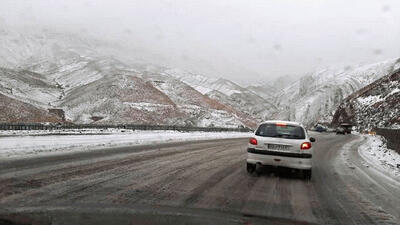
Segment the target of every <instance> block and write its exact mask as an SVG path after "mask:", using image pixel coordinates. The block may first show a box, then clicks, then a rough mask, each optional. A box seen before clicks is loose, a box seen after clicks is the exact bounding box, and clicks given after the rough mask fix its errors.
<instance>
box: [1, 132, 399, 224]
mask: <svg viewBox="0 0 400 225" xmlns="http://www.w3.org/2000/svg"><path fill="white" fill-rule="evenodd" d="M313 135H314V134H313ZM314 136H315V138H316V139H317V142H315V144H314V149H315V151H314V156H313V177H312V179H311V180H310V181H308V180H303V179H301V176H300V174H299V173H297V172H296V171H290V170H275V171H273V172H272V173H266V174H261V175H260V176H258V177H257V176H252V175H249V174H247V172H246V169H245V159H246V154H247V153H246V146H247V139H230V140H219V141H208V142H205V141H202V142H190V143H180V144H166V145H159V146H146V147H129V148H119V149H113V150H110V149H109V150H107V151H96V152H90V153H75V154H71V155H58V156H51V157H46V158H43V157H42V158H32V159H26V160H18V161H7V160H5V159H2V160H0V224H1V222H2V221H3V222H4V221H5V220H1V218H2V217H1V215H3V216H4V215H7V216H6V217H4V218H8V219H10V218H12V219H15V218H17V217H18V216H20V214H16V212H18V213H23V212H30V213H32V212H37V211H41V212H42V211H46V210H49V211H51V210H53V211H52V213H53V214H51V213H48V214H47V217H50V216H49V215H53V217H54V216H57V215H58V216H60V217H62V216H64V217H65V221H63V222H60V221H61V220H58V223H56V222H54V221H53V222H52V224H68V223H71V221H74V220H73V219H75V222H77V217H76V216H75V217H74V213H77V211H79V212H80V213H82V212H86V211H87V213H88V214H87V215H86V216H87V217H86V219H88V218H89V217H90V216H93V215H96V216H94V218H97V219H98V220H101V221H102V222H104V223H105V222H107V223H113V222H115V223H117V221H120V222H121V221H122V222H121V224H122V223H123V221H125V220H124V219H123V218H124V216H123V215H126V214H129V213H135V212H136V213H137V212H138V208H140V209H141V210H143V211H146V210H147V211H146V212H147V213H148V212H149V211H151V215H153V216H154V217H152V218H153V219H154V218H156V217H157V216H159V217H160V215H159V213H161V214H163V213H164V214H163V215H161V217H162V216H168V215H169V216H171V215H175V216H176V215H181V219H182V218H184V217H185V215H186V216H187V215H196V214H197V212H198V214H197V215H198V216H199V217H200V218H199V217H198V218H197V219H198V220H200V221H202V222H199V221H197V224H201V223H203V224H207V223H208V224H217V223H219V220H221V221H224V220H225V221H228V223H230V222H232V224H234V222H238V221H239V224H240V223H243V224H244V223H255V224H257V222H260V221H264V222H261V224H262V223H264V224H268V222H270V223H271V224H363V225H364V224H400V199H399V196H400V187H399V186H398V183H396V181H393V180H390V179H388V178H386V177H384V176H382V175H380V173H379V172H377V171H376V170H374V169H373V168H372V167H367V166H366V165H365V162H363V161H362V159H360V157H359V155H358V153H357V146H358V145H359V144H360V142H361V139H360V138H359V137H358V136H355V135H345V136H344V135H335V134H315V135H314ZM135 207H136V208H135ZM146 207H147V208H146ZM1 208H2V209H3V210H1ZM121 209H123V210H121ZM35 210H36V211H35ZM57 210H58V211H57ZM74 210H75V211H74ZM85 210H86V211H85ZM107 210H108V211H107ZM113 210H114V211H113ZM118 210H119V211H118ZM132 210H136V211H134V212H133V211H132ZM56 211H57V212H56ZM63 211H65V212H64V214H63V215H61V214H62V213H63ZM107 212H112V213H108V214H107ZM169 212H171V213H169ZM178 212H179V213H180V214H179V213H178ZM7 213H9V214H7ZM13 213H14V214H13ZM68 213H69V214H68ZM90 213H92V214H90ZM93 213H94V214H93ZM124 213H125V214H124ZM177 213H178V214H177ZM67 214H68V215H67ZM10 215H13V216H11V217H10ZM113 217H114V218H113ZM26 218H27V217H26V216H25V218H24V219H20V218H19V217H18V218H17V219H16V220H18V221H19V223H20V224H27V223H28V222H29V221H28V220H27V219H26ZM71 218H72V220H71ZM84 218H85V217H84ZM53 219H54V218H53ZM68 219H70V220H71V221H69V222H66V220H68ZM169 219H170V220H169V221H170V222H169V223H170V224H172V223H175V222H176V221H174V220H173V218H169ZM175 219H176V218H175ZM186 219H187V218H186ZM201 219H203V220H201ZM229 219H231V220H230V222H229ZM82 220H83V219H82ZM88 220H89V219H88ZM206 220H207V221H206ZM21 221H22V222H21ZM27 221H28V222H27ZM92 221H93V220H92ZM110 221H113V222H110ZM157 221H164V220H163V219H162V218H161V219H160V220H157ZM185 221H186V222H187V223H189V222H188V221H191V223H190V224H196V220H193V218H192V219H187V220H185V219H184V220H183V222H182V220H181V222H182V224H186V222H185ZM193 221H194V222H193ZM246 221H250V222H246ZM125 222H126V221H125ZM6 223H7V222H4V224H6ZM96 223H97V222H96ZM139 223H140V222H139ZM139 223H137V224H139ZM160 223H161V222H160ZM228 223H227V224H228ZM131 224H134V223H132V222H131ZM153 224H154V223H153ZM219 224H221V223H219Z"/></svg>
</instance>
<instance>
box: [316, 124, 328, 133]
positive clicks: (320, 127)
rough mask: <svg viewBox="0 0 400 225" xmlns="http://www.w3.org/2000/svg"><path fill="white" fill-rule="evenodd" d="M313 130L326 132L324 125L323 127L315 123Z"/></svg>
mask: <svg viewBox="0 0 400 225" xmlns="http://www.w3.org/2000/svg"><path fill="white" fill-rule="evenodd" d="M315 131H317V132H326V131H327V129H326V127H324V126H321V125H317V126H316V127H315Z"/></svg>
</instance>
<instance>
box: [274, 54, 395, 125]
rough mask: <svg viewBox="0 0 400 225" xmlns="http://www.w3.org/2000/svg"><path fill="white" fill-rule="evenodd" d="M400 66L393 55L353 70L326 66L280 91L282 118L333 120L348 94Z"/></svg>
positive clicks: (280, 116) (310, 122)
mask: <svg viewBox="0 0 400 225" xmlns="http://www.w3.org/2000/svg"><path fill="white" fill-rule="evenodd" d="M399 67H400V60H399V59H393V60H388V61H384V62H380V63H375V64H372V65H366V66H362V67H357V68H356V69H351V70H341V71H336V70H324V71H319V72H316V73H314V74H311V75H308V76H304V77H302V78H301V79H300V80H298V81H296V82H295V83H293V84H292V85H290V86H288V87H287V88H285V89H284V90H283V91H282V92H281V93H280V94H279V95H278V98H277V103H278V104H279V105H278V106H279V108H280V109H279V111H280V114H279V115H278V119H289V120H295V121H300V122H302V123H304V124H305V125H312V124H314V123H316V122H318V121H319V122H327V123H329V122H330V121H331V120H332V116H333V114H334V112H335V110H336V108H337V107H338V106H339V105H340V103H341V102H342V100H343V99H344V98H346V97H347V96H349V95H350V94H352V93H353V92H355V91H357V90H359V89H360V88H362V87H364V86H366V85H368V84H370V83H372V82H373V81H375V80H377V79H379V78H381V77H383V76H385V75H388V74H390V73H392V72H393V71H394V70H395V69H396V68H399Z"/></svg>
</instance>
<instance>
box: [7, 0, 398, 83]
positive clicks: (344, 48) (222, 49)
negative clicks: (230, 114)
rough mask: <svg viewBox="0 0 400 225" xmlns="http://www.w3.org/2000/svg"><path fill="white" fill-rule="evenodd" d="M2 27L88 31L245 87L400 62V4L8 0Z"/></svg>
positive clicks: (361, 0)
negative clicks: (398, 59) (329, 68)
mask: <svg viewBox="0 0 400 225" xmlns="http://www.w3.org/2000/svg"><path fill="white" fill-rule="evenodd" d="M0 19H1V20H2V21H4V22H6V23H7V24H11V25H13V24H29V25H30V26H36V25H38V24H41V25H42V24H45V25H51V26H57V27H58V28H59V29H65V30H69V29H75V30H85V31H87V32H85V33H89V34H92V35H94V36H96V37H98V38H103V39H107V40H113V41H118V42H119V43H121V44H123V45H126V46H127V47H129V48H132V49H140V50H141V51H143V58H145V59H146V60H148V61H152V59H151V57H150V56H154V55H156V56H157V57H154V59H153V60H154V63H159V64H163V65H168V66H171V67H180V68H184V69H190V70H192V71H195V72H200V73H204V74H206V75H208V76H215V77H225V78H228V79H232V80H235V81H239V82H242V83H243V82H245V83H255V82H257V81H258V80H270V79H273V78H275V77H278V76H283V75H292V76H293V75H303V74H305V73H308V72H312V71H314V70H316V69H318V68H323V67H325V66H339V67H342V66H347V65H356V64H360V63H361V64H364V63H373V62H377V61H380V60H385V59H389V58H395V57H399V56H400V1H399V0H142V1H139V0H125V1H124V0H109V1H108V0H84V1H80V0H70V1H67V0H64V1H62V0H1V1H0ZM141 51H138V52H139V53H140V52H141ZM138 52H136V53H135V54H138ZM145 52H148V53H151V54H145Z"/></svg>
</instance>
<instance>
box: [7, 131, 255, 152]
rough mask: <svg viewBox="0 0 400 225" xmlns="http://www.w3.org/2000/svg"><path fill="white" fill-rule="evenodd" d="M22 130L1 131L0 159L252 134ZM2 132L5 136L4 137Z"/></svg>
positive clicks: (238, 136)
mask: <svg viewBox="0 0 400 225" xmlns="http://www.w3.org/2000/svg"><path fill="white" fill-rule="evenodd" d="M56 132H57V133H54V131H53V133H48V132H47V131H32V132H27V131H21V132H2V133H0V159H2V158H10V157H12V158H14V157H18V158H20V157H31V156H38V155H43V154H46V155H48V154H59V153H66V152H76V151H89V150H93V149H101V148H114V147H123V146H133V145H148V144H159V143H171V142H181V141H197V140H214V139H227V138H241V137H249V136H250V135H251V133H240V132H178V131H131V130H110V131H101V133H95V134H94V131H93V130H86V131H84V132H81V131H56ZM1 135H2V136H1Z"/></svg>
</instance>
